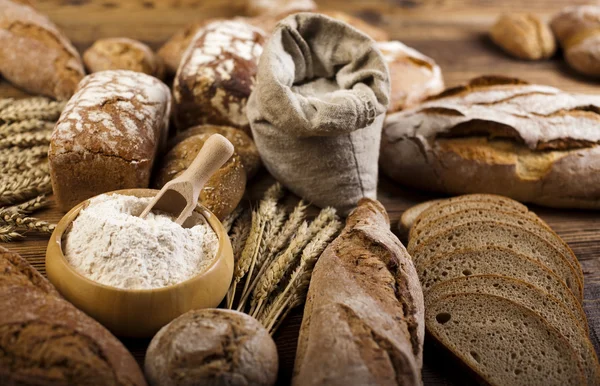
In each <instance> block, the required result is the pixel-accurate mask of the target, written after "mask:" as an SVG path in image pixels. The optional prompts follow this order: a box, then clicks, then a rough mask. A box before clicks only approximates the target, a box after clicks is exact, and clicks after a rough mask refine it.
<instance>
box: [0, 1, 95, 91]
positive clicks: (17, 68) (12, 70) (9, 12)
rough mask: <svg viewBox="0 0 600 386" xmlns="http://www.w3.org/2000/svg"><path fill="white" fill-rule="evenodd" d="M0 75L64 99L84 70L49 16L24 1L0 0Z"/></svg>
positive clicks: (27, 87)
mask: <svg viewBox="0 0 600 386" xmlns="http://www.w3.org/2000/svg"><path fill="white" fill-rule="evenodd" d="M0 74H2V77H4V78H5V79H6V80H8V81H10V82H11V83H13V84H15V85H16V86H18V87H20V88H23V89H24V90H25V91H28V92H30V93H33V94H42V95H45V96H49V97H51V98H55V99H61V100H65V99H69V98H70V97H71V96H72V95H73V93H74V92H75V89H76V87H77V84H78V83H79V81H80V80H81V79H82V78H83V76H84V74H85V73H84V70H83V64H82V62H81V58H80V56H79V54H78V53H77V51H76V50H75V48H74V47H73V45H72V44H71V43H70V42H69V40H68V39H67V38H66V37H65V35H63V34H62V33H61V32H60V31H59V30H58V28H57V27H56V25H54V23H52V22H51V21H50V19H48V18H47V17H46V16H44V15H42V14H41V13H39V12H37V11H36V10H35V9H34V8H32V7H31V6H29V5H26V4H24V3H18V2H13V1H10V0H0Z"/></svg>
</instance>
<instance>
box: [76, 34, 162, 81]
mask: <svg viewBox="0 0 600 386" xmlns="http://www.w3.org/2000/svg"><path fill="white" fill-rule="evenodd" d="M83 62H84V63H85V66H86V67H87V69H88V70H89V71H90V72H98V71H106V70H131V71H137V72H143V73H144V74H148V75H152V76H155V77H157V78H159V79H161V78H162V77H163V76H164V65H163V63H162V61H161V59H160V58H159V57H158V56H156V55H155V54H154V52H152V50H151V49H150V47H148V46H147V45H145V44H144V43H142V42H139V41H137V40H133V39H129V38H107V39H100V40H97V41H96V42H94V44H93V45H92V46H91V47H90V48H88V49H87V50H86V51H85V52H84V53H83Z"/></svg>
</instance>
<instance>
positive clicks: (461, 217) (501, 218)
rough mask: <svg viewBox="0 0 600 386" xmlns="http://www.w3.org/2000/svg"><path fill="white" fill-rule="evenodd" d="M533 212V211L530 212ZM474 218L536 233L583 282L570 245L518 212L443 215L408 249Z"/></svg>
mask: <svg viewBox="0 0 600 386" xmlns="http://www.w3.org/2000/svg"><path fill="white" fill-rule="evenodd" d="M529 213H532V212H529ZM473 220H482V221H497V222H501V223H504V224H510V225H513V226H515V227H520V228H524V229H526V230H528V231H530V232H531V233H534V234H536V235H538V236H540V237H541V238H543V239H544V240H546V241H547V242H548V243H550V244H551V245H552V246H553V247H555V248H556V249H557V250H558V251H559V252H560V253H561V254H562V255H563V257H565V258H566V259H567V260H568V261H569V263H571V265H572V266H573V267H574V268H575V273H576V274H577V276H578V278H579V280H580V281H581V282H583V271H582V270H581V266H580V265H579V261H578V260H577V257H576V256H575V254H574V253H573V251H572V250H571V248H569V246H568V245H567V244H566V243H565V242H564V241H563V239H561V238H560V237H559V236H558V235H557V234H556V233H554V231H553V230H552V229H551V228H550V227H549V226H548V225H546V223H544V222H543V221H541V220H540V219H539V218H537V217H536V216H528V215H523V214H518V213H510V212H501V211H497V210H492V209H483V208H480V209H465V210H462V211H460V212H458V213H454V214H451V215H447V216H444V217H441V218H439V219H437V220H435V221H432V222H430V223H428V224H427V225H426V226H424V227H421V228H420V229H419V231H418V232H416V233H415V234H414V235H413V237H411V239H410V240H409V243H408V247H407V250H408V251H414V250H415V248H416V247H418V245H419V244H421V243H422V242H424V241H426V240H427V239H428V238H429V237H432V236H435V235H437V234H440V233H442V232H445V231H448V230H449V229H451V228H453V227H454V226H457V225H462V224H466V223H468V222H470V221H473Z"/></svg>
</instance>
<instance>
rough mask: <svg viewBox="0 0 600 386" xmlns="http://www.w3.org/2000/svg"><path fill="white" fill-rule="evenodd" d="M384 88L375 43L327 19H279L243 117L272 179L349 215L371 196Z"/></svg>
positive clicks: (385, 83)
mask: <svg viewBox="0 0 600 386" xmlns="http://www.w3.org/2000/svg"><path fill="white" fill-rule="evenodd" d="M389 94H390V84H389V75H388V69H387V66H386V64H385V61H384V59H383V57H382V55H381V53H380V52H379V51H378V49H377V48H376V47H375V42H374V41H373V40H371V39H370V38H369V37H368V36H367V35H365V34H363V33H362V32H359V31H358V30H356V29H354V28H353V27H351V26H349V25H348V24H345V23H343V22H340V21H337V20H334V19H332V18H329V17H326V16H323V15H317V14H312V13H299V14H295V15H292V16H289V17H287V18H286V19H284V20H282V21H281V22H280V23H279V25H278V26H277V28H276V29H275V31H274V33H273V35H272V36H271V38H270V40H269V42H268V43H267V44H266V46H265V47H264V51H263V54H262V56H261V58H260V62H259V68H258V74H257V84H256V86H255V88H254V91H253V93H252V94H251V96H250V99H249V101H248V118H249V120H250V125H251V127H252V133H253V135H254V139H255V141H256V145H257V147H258V150H259V152H260V155H261V157H262V160H263V162H264V164H265V166H266V167H267V169H268V170H269V172H271V174H273V176H274V177H275V178H276V179H277V180H279V181H280V182H281V183H283V184H284V185H285V186H286V187H288V188H289V189H290V190H291V191H293V192H294V193H296V194H297V195H299V196H302V197H303V198H305V199H306V200H308V201H310V202H312V203H313V204H315V205H317V206H320V207H324V206H333V207H335V208H337V209H338V210H339V211H340V212H341V213H347V212H348V211H349V210H350V209H352V208H353V207H354V206H356V204H357V203H358V200H360V199H361V198H362V197H369V198H376V195H377V162H378V158H379V141H380V137H381V127H382V124H383V119H384V117H385V111H386V109H387V106H388V100H389Z"/></svg>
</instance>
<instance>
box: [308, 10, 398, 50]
mask: <svg viewBox="0 0 600 386" xmlns="http://www.w3.org/2000/svg"><path fill="white" fill-rule="evenodd" d="M318 13H322V14H323V15H327V16H329V17H332V18H334V19H337V20H340V21H343V22H344V23H346V24H350V25H351V26H352V27H354V28H356V29H357V30H359V31H362V32H364V33H366V34H367V35H369V36H370V37H371V38H372V39H373V40H375V41H378V42H387V41H389V40H390V35H389V34H388V33H387V32H386V31H385V30H383V29H381V28H378V27H375V26H374V25H372V24H369V23H367V22H366V21H363V20H362V19H359V18H358V17H356V16H352V15H350V14H348V13H345V12H342V11H338V10H329V9H328V10H319V12H318Z"/></svg>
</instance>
